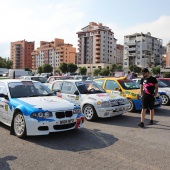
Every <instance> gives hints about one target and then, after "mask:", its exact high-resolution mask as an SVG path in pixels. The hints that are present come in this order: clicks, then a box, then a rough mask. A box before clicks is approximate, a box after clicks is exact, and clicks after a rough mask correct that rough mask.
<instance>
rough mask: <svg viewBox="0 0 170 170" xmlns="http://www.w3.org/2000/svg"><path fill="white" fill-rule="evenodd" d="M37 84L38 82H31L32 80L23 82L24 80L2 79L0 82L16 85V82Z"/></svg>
mask: <svg viewBox="0 0 170 170" xmlns="http://www.w3.org/2000/svg"><path fill="white" fill-rule="evenodd" d="M28 81H31V82H38V81H32V80H24V79H2V80H0V82H4V83H18V82H28Z"/></svg>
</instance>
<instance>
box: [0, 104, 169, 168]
mask: <svg viewBox="0 0 170 170" xmlns="http://www.w3.org/2000/svg"><path fill="white" fill-rule="evenodd" d="M155 120H156V124H155V125H147V126H146V127H145V128H144V129H141V128H140V127H137V125H136V124H137V123H138V122H139V121H140V113H139V112H138V113H126V114H124V115H122V116H118V117H113V118H108V119H99V120H97V121H96V122H87V121H86V122H85V128H84V129H79V130H73V131H67V132H62V133H52V134H50V135H48V136H36V137H28V138H26V139H24V140H22V139H19V138H17V137H16V136H11V135H10V134H9V128H8V127H7V126H5V125H3V124H2V123H0V136H1V137H0V170H10V169H11V170H30V169H33V170H39V169H40V170H80V169H82V170H92V169H93V170H94V169H95V170H116V169H120V170H128V169H129V170H158V169H161V170H169V169H170V161H169V160H170V135H169V132H170V111H169V106H163V107H162V108H161V109H158V110H156V113H155ZM148 122H149V114H147V116H146V121H145V123H146V124H147V123H148Z"/></svg>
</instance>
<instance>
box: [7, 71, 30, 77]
mask: <svg viewBox="0 0 170 170" xmlns="http://www.w3.org/2000/svg"><path fill="white" fill-rule="evenodd" d="M14 72H15V73H14ZM30 75H31V72H30V71H25V70H24V69H9V72H8V77H9V78H10V79H12V78H14V77H15V79H18V78H19V77H21V76H30Z"/></svg>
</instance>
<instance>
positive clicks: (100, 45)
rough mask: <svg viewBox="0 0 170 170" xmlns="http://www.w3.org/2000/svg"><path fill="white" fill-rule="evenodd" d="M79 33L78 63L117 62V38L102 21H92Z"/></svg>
mask: <svg viewBox="0 0 170 170" xmlns="http://www.w3.org/2000/svg"><path fill="white" fill-rule="evenodd" d="M77 34H78V59H77V62H78V64H83V65H84V64H88V65H89V64H100V63H104V64H109V65H110V64H113V63H116V41H117V40H116V39H115V38H114V33H113V32H112V30H111V29H110V28H109V27H107V26H103V24H102V23H99V24H97V23H95V22H90V23H89V25H87V26H86V27H84V28H82V29H81V31H79V32H77Z"/></svg>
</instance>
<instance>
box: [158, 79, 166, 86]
mask: <svg viewBox="0 0 170 170" xmlns="http://www.w3.org/2000/svg"><path fill="white" fill-rule="evenodd" d="M158 86H159V87H169V86H168V85H167V84H165V83H164V82H162V81H160V80H158Z"/></svg>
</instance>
